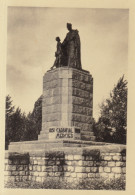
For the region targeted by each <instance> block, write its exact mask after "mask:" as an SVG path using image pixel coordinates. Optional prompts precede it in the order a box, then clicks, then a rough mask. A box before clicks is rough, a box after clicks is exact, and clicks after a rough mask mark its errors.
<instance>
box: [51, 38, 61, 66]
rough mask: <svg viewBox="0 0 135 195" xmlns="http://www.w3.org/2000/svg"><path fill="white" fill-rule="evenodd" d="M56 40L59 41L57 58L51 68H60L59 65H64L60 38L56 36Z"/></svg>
mask: <svg viewBox="0 0 135 195" xmlns="http://www.w3.org/2000/svg"><path fill="white" fill-rule="evenodd" d="M55 40H56V41H57V51H56V52H55V57H56V60H55V62H54V65H53V66H52V67H51V69H53V68H54V67H56V68H58V67H60V66H62V64H61V58H62V47H61V42H60V38H59V37H56V39H55Z"/></svg>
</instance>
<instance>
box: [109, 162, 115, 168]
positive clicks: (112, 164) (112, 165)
mask: <svg viewBox="0 0 135 195" xmlns="http://www.w3.org/2000/svg"><path fill="white" fill-rule="evenodd" d="M108 166H109V167H115V166H116V164H115V162H114V161H110V162H108Z"/></svg>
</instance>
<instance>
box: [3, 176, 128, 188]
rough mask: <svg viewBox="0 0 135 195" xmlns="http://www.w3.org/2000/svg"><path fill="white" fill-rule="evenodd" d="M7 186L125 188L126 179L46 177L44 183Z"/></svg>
mask: <svg viewBox="0 0 135 195" xmlns="http://www.w3.org/2000/svg"><path fill="white" fill-rule="evenodd" d="M5 188H24V189H75V190H125V180H124V179H123V178H119V179H115V180H108V181H105V180H101V179H85V181H84V180H83V181H81V180H80V181H78V182H73V181H72V182H67V181H65V180H63V181H60V180H58V179H54V178H51V179H46V181H45V182H44V183H39V182H32V181H23V182H7V183H6V184H5Z"/></svg>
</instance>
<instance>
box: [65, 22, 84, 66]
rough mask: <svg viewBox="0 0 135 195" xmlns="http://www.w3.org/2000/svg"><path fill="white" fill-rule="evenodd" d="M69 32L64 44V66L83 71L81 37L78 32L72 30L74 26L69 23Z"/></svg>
mask: <svg viewBox="0 0 135 195" xmlns="http://www.w3.org/2000/svg"><path fill="white" fill-rule="evenodd" d="M67 29H68V30H69V32H68V33H67V35H66V38H65V39H64V41H63V43H62V48H63V55H64V57H63V58H64V65H65V66H68V67H73V68H77V69H82V66H81V54H80V37H79V34H78V30H73V29H72V24H70V23H67Z"/></svg>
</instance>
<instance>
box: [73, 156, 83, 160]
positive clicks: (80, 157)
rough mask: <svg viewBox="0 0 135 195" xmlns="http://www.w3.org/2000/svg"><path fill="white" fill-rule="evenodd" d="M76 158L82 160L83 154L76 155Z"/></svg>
mask: <svg viewBox="0 0 135 195" xmlns="http://www.w3.org/2000/svg"><path fill="white" fill-rule="evenodd" d="M74 160H82V155H74Z"/></svg>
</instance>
